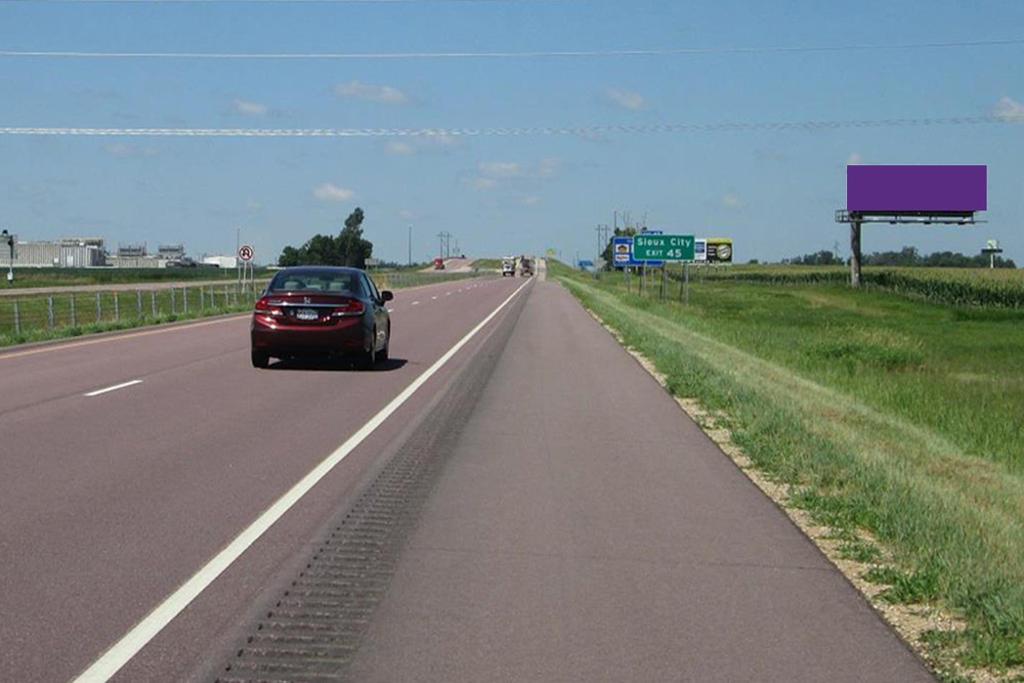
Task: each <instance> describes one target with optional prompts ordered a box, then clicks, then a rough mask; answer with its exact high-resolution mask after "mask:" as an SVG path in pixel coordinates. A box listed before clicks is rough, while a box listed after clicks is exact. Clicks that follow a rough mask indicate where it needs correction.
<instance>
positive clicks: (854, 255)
mask: <svg viewBox="0 0 1024 683" xmlns="http://www.w3.org/2000/svg"><path fill="white" fill-rule="evenodd" d="M850 286H851V287H854V288H856V287H860V219H859V218H856V217H853V216H851V220H850Z"/></svg>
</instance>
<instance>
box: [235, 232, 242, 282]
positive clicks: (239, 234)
mask: <svg viewBox="0 0 1024 683" xmlns="http://www.w3.org/2000/svg"><path fill="white" fill-rule="evenodd" d="M241 248H242V229H241V228H238V227H236V228H235V274H236V275H237V276H238V286H239V287H241V286H242V269H241V267H240V266H241V265H242V264H241V263H239V259H238V250H239V249H241Z"/></svg>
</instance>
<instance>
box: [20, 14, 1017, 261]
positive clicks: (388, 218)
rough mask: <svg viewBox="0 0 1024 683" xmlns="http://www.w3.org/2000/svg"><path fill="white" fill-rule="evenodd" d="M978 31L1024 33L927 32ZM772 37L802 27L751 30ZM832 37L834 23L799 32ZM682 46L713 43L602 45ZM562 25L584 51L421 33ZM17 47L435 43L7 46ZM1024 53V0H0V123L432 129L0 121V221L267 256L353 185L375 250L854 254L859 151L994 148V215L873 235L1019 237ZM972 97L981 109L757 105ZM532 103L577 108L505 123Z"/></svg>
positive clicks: (340, 217)
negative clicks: (148, 133)
mask: <svg viewBox="0 0 1024 683" xmlns="http://www.w3.org/2000/svg"><path fill="white" fill-rule="evenodd" d="M991 41H1017V42H1008V43H1006V44H998V45H994V44H981V45H978V44H975V45H957V46H951V47H921V46H920V44H923V43H929V44H934V43H949V42H955V43H966V42H970V43H979V42H981V43H985V42H991ZM893 45H899V46H907V45H917V47H896V48H894V47H891V46H893ZM885 46H889V47H885ZM778 47H786V48H800V49H797V50H786V51H771V50H765V49H763V48H778ZM822 47H827V48H839V49H829V50H816V49H815V50H812V49H808V48H822ZM691 48H701V49H706V50H704V51H700V50H698V51H693V52H682V53H677V54H648V55H608V54H594V53H595V52H596V53H602V52H608V51H623V50H667V51H670V50H685V49H691ZM854 48H856V49H854ZM566 51H582V52H587V53H590V54H588V55H580V56H554V55H551V54H547V55H534V56H502V57H490V58H482V57H465V56H463V57H427V56H422V55H423V54H437V53H448V54H450V53H461V54H465V53H480V52H490V53H493V52H501V53H519V54H520V55H521V53H524V52H531V53H536V52H542V53H551V52H566ZM25 52H36V53H38V52H74V53H216V54H254V53H258V54H268V53H275V54H281V53H288V54H307V55H309V54H321V55H322V54H324V53H335V54H336V53H344V54H351V53H372V54H376V55H380V54H382V53H384V54H395V53H403V54H408V53H419V54H420V56H417V57H407V58H380V57H377V58H363V59H324V58H318V59H313V58H304V59H213V58H196V57H191V58H180V57H179V58H140V57H126V58H116V59H115V58H96V57H85V56H81V55H78V56H60V57H58V56H40V55H34V56H29V55H25V54H12V53H25ZM1022 58H1024V3H1022V2H1020V0H990V1H986V0H925V1H917V0H903V1H901V2H892V1H891V0H884V1H882V0H862V1H860V2H856V3H853V2H844V3H823V2H820V1H819V0H806V1H804V0H775V1H773V2H770V3H767V2H762V3H753V2H749V0H742V1H741V0H714V1H710V2H683V1H681V0H676V1H671V2H664V1H660V0H631V1H628V2H627V1H625V0H504V1H503V0H397V1H395V0H363V1H351V0H341V1H337V0H336V1H319V2H308V1H297V0H292V1H280V2H275V1H267V0H257V1H252V2H246V1H244V0H223V1H217V0H212V1H211V0H202V1H182V0H173V1H165V2H161V1H159V0H157V1H153V0H150V1H138V2H124V1H117V2H96V1H88V0H86V1H83V0H78V1H66V2H60V1H40V0H35V1H19V0H13V1H12V0H0V129H2V128H11V127H18V128H22V127H25V128H113V129H132V128H177V129H192V128H202V129H208V128H218V129H222V128H228V129H238V130H241V131H243V132H244V131H248V130H252V129H323V128H346V129H347V128H352V129H361V130H362V129H375V130H379V129H386V130H384V131H383V132H388V131H389V130H390V131H391V132H394V131H395V130H407V129H415V130H421V129H432V130H435V131H436V132H437V134H435V135H432V136H389V135H373V136H367V137H343V138H321V137H304V138H272V137H252V136H248V135H244V134H243V135H239V136H237V137H218V138H209V137H202V138H197V137H125V136H111V137H89V136H66V135H62V136H34V135H29V136H26V135H9V134H0V227H3V228H7V229H8V230H10V231H11V232H13V233H16V234H17V235H18V236H19V238H20V239H27V240H39V239H51V238H57V237H64V236H99V237H103V238H105V239H106V240H107V243H108V245H109V246H110V247H112V248H113V247H116V245H117V244H118V243H129V242H132V243H137V242H146V243H147V244H148V246H149V248H150V250H151V251H155V250H156V246H157V245H158V244H169V243H179V242H182V243H184V244H185V246H186V249H187V251H188V252H189V253H190V254H192V255H194V256H199V255H202V254H204V253H205V254H224V253H233V252H234V249H235V241H236V230H237V231H240V232H241V237H242V241H243V242H245V243H249V244H252V245H253V246H254V247H255V250H256V254H257V260H258V261H260V262H264V263H266V262H272V261H274V260H275V259H276V257H277V255H278V254H279V253H280V251H281V249H282V248H283V247H284V246H285V245H288V244H291V245H298V244H301V243H302V242H304V241H305V240H307V239H308V238H309V237H311V236H312V235H313V234H315V233H328V232H330V233H336V232H337V231H338V230H340V228H341V225H342V223H343V221H344V219H345V217H346V216H347V215H348V214H349V213H350V212H351V211H352V210H353V209H354V208H355V207H357V206H359V207H362V208H363V210H364V211H365V213H366V222H365V223H364V228H365V237H367V238H368V239H370V240H371V241H372V242H373V243H374V256H376V257H378V258H382V259H385V260H393V261H401V262H404V261H405V260H406V259H407V256H408V236H409V228H410V226H411V227H412V257H413V260H416V261H423V260H427V259H429V258H433V257H434V256H436V255H437V251H438V238H437V235H438V233H440V232H442V231H447V232H450V233H451V234H452V235H453V237H452V245H453V247H454V245H455V242H456V241H457V242H458V246H459V251H461V252H464V253H465V254H467V255H468V256H473V257H485V256H501V255H503V254H513V253H514V254H519V253H543V251H544V250H545V249H549V248H550V249H556V250H558V251H559V253H560V254H561V256H562V258H563V259H564V260H566V261H571V260H572V259H574V258H576V256H577V254H578V255H579V257H580V258H593V256H594V254H595V252H596V250H597V246H598V241H597V232H596V230H595V228H596V227H597V226H598V225H600V224H612V223H613V221H614V220H616V219H617V220H618V221H619V222H620V224H621V221H622V218H621V217H622V215H623V214H624V213H627V214H628V215H629V216H630V217H631V219H632V220H633V221H643V220H645V219H646V223H647V225H648V226H649V227H650V228H652V229H661V230H664V231H665V232H670V233H684V234H695V235H697V236H721V237H731V238H733V240H734V243H735V254H736V259H737V260H738V261H746V260H748V259H755V258H756V259H760V260H762V261H765V260H779V259H782V258H785V257H789V256H793V255H797V254H804V253H809V252H813V251H818V250H821V249H834V248H835V247H836V245H838V250H839V252H840V254H843V255H848V253H849V246H848V245H849V228H848V226H845V225H841V224H837V223H835V221H834V212H835V210H836V209H839V208H842V207H843V206H844V205H845V199H846V190H845V177H846V176H845V168H846V165H847V164H848V163H866V164H933V163H934V164H986V165H988V168H989V187H988V205H989V210H988V211H987V212H985V213H984V214H982V215H981V216H980V217H981V218H982V219H983V220H986V221H987V223H984V224H981V225H978V226H974V227H937V226H932V227H894V226H889V225H871V226H866V227H865V228H864V237H863V245H864V250H865V251H866V252H871V251H876V250H886V249H898V248H900V247H902V246H903V245H912V246H916V247H917V248H918V249H919V250H921V251H922V252H931V251H938V250H955V251H962V252H964V253H972V254H973V253H978V251H979V250H980V249H981V248H982V247H983V246H984V244H985V240H986V239H999V240H1000V242H1001V243H1002V246H1003V248H1004V249H1005V254H1004V255H1005V256H1008V257H1010V258H1014V259H1015V260H1016V261H1017V262H1018V263H1022V262H1024V234H1022V228H1024V144H1022V143H1024V67H1022V65H1024V59H1022ZM963 117H971V118H976V117H988V119H987V121H986V122H983V123H975V124H960V125H950V124H947V125H942V124H933V125H901V126H897V125H872V126H846V125H844V126H837V127H829V128H817V129H810V130H808V129H801V128H797V129H784V130H779V129H770V128H768V127H766V126H759V125H756V124H765V123H771V122H797V123H799V122H809V121H828V122H845V121H870V122H878V121H882V120H889V119H907V118H912V119H925V118H926V119H947V118H963ZM725 123H742V124H755V125H753V126H749V127H746V128H745V129H740V130H722V129H721V126H720V124H725ZM662 124H698V125H704V126H706V127H705V128H696V129H680V130H674V131H667V132H666V131H658V130H657V127H658V126H660V125H662ZM618 126H623V127H636V128H633V129H632V130H629V129H628V128H627V129H616V128H615V127H618ZM593 127H599V129H597V130H595V129H594V128H593ZM604 127H611V130H600V128H604ZM716 127H717V129H716ZM527 128H529V129H534V128H550V129H561V130H562V131H563V132H556V133H538V132H536V131H533V132H531V131H522V130H520V131H519V132H520V133H521V134H516V135H510V134H497V133H498V132H500V129H527ZM567 128H572V129H577V130H574V131H572V132H565V131H564V129H567ZM467 129H490V130H491V132H490V133H488V134H481V135H472V136H470V135H464V134H460V133H462V132H464V131H465V130H467ZM579 129H588V130H579ZM495 131H497V132H495ZM506 132H507V131H506Z"/></svg>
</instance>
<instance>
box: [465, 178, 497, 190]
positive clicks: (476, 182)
mask: <svg viewBox="0 0 1024 683" xmlns="http://www.w3.org/2000/svg"><path fill="white" fill-rule="evenodd" d="M468 182H469V184H470V185H472V186H473V189H475V190H490V189H493V188H495V187H497V186H498V181H497V180H495V179H494V178H482V177H477V178H473V179H472V180H470V181H468Z"/></svg>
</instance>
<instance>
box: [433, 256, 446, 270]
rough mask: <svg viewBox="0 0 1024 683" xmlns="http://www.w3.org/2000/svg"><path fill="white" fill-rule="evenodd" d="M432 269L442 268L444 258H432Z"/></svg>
mask: <svg viewBox="0 0 1024 683" xmlns="http://www.w3.org/2000/svg"><path fill="white" fill-rule="evenodd" d="M434 270H444V259H443V258H436V259H434Z"/></svg>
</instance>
